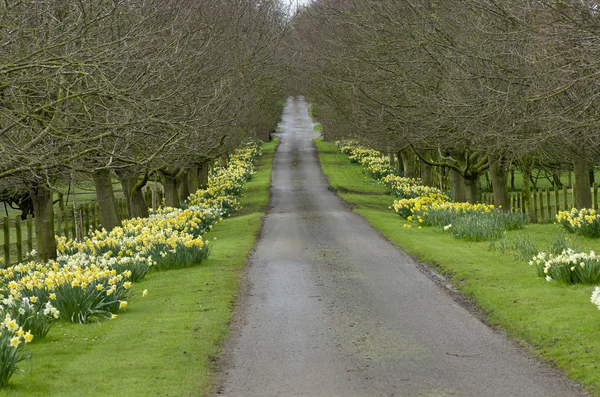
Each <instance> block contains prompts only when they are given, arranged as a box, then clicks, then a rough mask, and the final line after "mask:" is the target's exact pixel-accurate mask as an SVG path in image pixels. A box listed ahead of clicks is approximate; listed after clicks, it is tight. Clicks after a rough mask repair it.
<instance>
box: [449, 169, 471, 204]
mask: <svg viewBox="0 0 600 397" xmlns="http://www.w3.org/2000/svg"><path fill="white" fill-rule="evenodd" d="M451 172H452V192H453V194H454V201H455V202H457V203H464V202H465V201H467V194H466V193H465V182H464V178H463V177H462V175H461V174H460V172H458V171H456V170H454V169H453V170H451Z"/></svg>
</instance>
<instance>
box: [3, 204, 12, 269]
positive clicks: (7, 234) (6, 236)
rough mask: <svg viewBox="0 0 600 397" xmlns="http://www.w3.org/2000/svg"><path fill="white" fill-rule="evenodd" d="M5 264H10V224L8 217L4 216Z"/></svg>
mask: <svg viewBox="0 0 600 397" xmlns="http://www.w3.org/2000/svg"><path fill="white" fill-rule="evenodd" d="M3 226H4V266H7V267H8V266H10V225H9V224H8V217H6V216H5V217H4V225H3Z"/></svg>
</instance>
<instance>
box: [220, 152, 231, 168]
mask: <svg viewBox="0 0 600 397" xmlns="http://www.w3.org/2000/svg"><path fill="white" fill-rule="evenodd" d="M228 162H229V156H227V154H222V155H221V156H219V166H220V167H221V168H227V163H228Z"/></svg>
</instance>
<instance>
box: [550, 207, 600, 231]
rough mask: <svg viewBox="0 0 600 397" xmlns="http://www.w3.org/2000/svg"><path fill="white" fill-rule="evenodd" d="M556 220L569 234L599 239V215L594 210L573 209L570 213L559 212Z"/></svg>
mask: <svg viewBox="0 0 600 397" xmlns="http://www.w3.org/2000/svg"><path fill="white" fill-rule="evenodd" d="M556 220H557V221H558V223H559V224H561V225H562V226H563V227H564V228H565V229H566V230H567V231H569V232H570V233H575V234H580V235H582V236H586V237H593V238H596V237H600V215H599V214H598V213H597V212H596V211H595V210H594V209H589V208H583V209H581V210H578V209H577V208H573V209H571V211H560V212H559V213H558V214H557V215H556Z"/></svg>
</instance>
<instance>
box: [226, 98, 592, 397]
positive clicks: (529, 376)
mask: <svg viewBox="0 0 600 397" xmlns="http://www.w3.org/2000/svg"><path fill="white" fill-rule="evenodd" d="M312 127H313V124H312V120H311V118H310V117H309V115H308V111H307V104H306V103H305V102H304V100H302V99H298V98H297V99H288V101H287V103H286V107H285V110H284V115H283V120H282V122H281V125H280V131H281V135H280V136H281V145H280V146H279V149H278V151H277V153H276V156H275V160H274V168H273V176H272V185H271V194H272V197H271V205H272V207H271V208H270V210H269V213H268V215H267V216H266V218H265V220H264V227H263V230H262V234H261V237H260V239H259V241H258V243H257V246H256V250H255V252H254V253H253V255H252V257H251V258H250V263H249V265H248V268H247V270H246V273H245V277H244V280H243V287H242V293H241V294H240V297H239V308H238V313H237V315H236V319H235V321H234V324H233V331H232V336H231V340H230V341H229V342H228V343H227V346H226V347H225V352H224V358H223V363H224V364H223V369H222V380H221V384H220V385H219V387H218V390H217V393H218V394H217V395H219V396H231V397H233V396H236V397H275V396H279V397H287V396H315V397H330V396H340V397H355V396H360V397H366V396H477V397H481V396H510V397H518V396H523V397H526V396H532V397H533V396H536V397H539V396H544V397H550V396H557V397H567V396H581V395H585V394H584V393H583V392H582V389H581V388H580V387H579V386H578V385H576V384H574V383H572V382H570V381H568V380H566V379H565V378H564V377H563V376H561V375H558V374H557V373H556V371H555V370H552V369H550V368H548V367H546V366H545V365H543V364H541V363H539V362H538V361H536V360H534V359H531V358H529V357H528V356H527V355H526V354H525V353H524V352H522V351H521V350H520V349H519V348H517V347H516V345H515V343H513V342H511V341H508V340H507V339H506V338H505V337H504V336H503V335H502V334H501V333H500V332H497V331H495V330H493V329H490V328H489V327H488V326H486V325H485V324H484V323H482V322H481V321H480V320H479V319H478V318H477V317H475V316H474V315H472V314H471V313H470V312H469V311H467V310H466V309H465V308H463V307H462V306H461V305H460V304H459V303H457V302H456V301H455V300H453V299H452V297H451V296H450V295H449V294H448V293H447V292H446V291H445V290H444V289H442V288H440V287H438V286H437V285H436V284H435V283H434V282H433V281H432V280H431V279H430V278H429V277H428V276H427V275H426V274H425V273H424V272H422V271H420V270H419V268H418V266H416V265H415V264H414V261H413V260H412V259H411V258H409V257H408V256H407V255H405V254H404V253H402V252H401V251H400V250H398V249H397V248H395V247H394V246H393V245H392V244H391V243H389V242H388V241H386V240H385V239H384V238H382V237H381V236H380V235H379V234H378V233H377V232H376V231H375V230H374V229H372V228H371V227H370V226H369V225H368V224H367V222H366V221H365V220H363V219H362V218H361V217H360V216H358V215H356V214H354V213H352V212H351V210H349V209H348V208H347V206H346V205H344V203H343V202H342V200H341V199H339V198H338V197H337V196H336V195H335V194H334V193H333V192H331V191H330V190H329V188H328V187H329V186H328V183H327V180H326V178H325V177H324V176H323V174H322V171H321V168H320V164H319V159H318V156H317V152H316V149H315V147H314V144H313V142H312V140H313V139H314V138H315V137H317V136H318V133H316V132H315V131H314V130H313V128H312ZM399 232H401V231H399Z"/></svg>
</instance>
